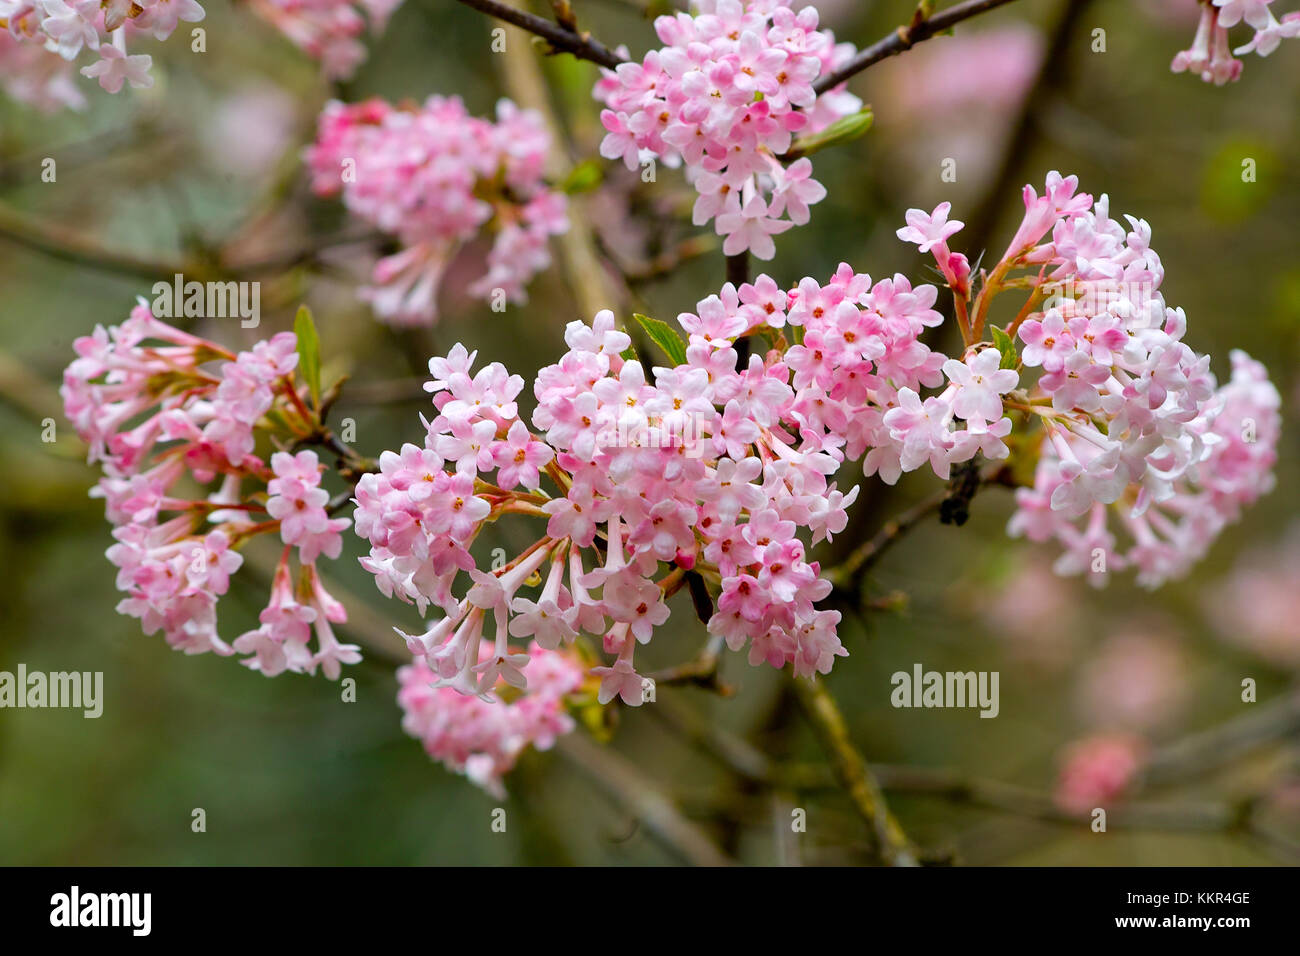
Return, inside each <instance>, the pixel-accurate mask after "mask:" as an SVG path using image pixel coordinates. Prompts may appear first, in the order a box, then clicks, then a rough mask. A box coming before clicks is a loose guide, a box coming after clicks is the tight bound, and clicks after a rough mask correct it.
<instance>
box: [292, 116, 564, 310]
mask: <svg viewBox="0 0 1300 956" xmlns="http://www.w3.org/2000/svg"><path fill="white" fill-rule="evenodd" d="M549 142H550V141H549V136H548V134H547V132H546V130H545V128H544V127H543V125H542V123H541V120H540V119H539V118H538V117H537V116H536V115H535V114H534V113H532V112H530V111H526V110H520V109H518V108H517V107H516V106H515V105H514V104H513V103H511V102H510V101H508V100H502V101H501V102H499V103H498V104H497V118H496V121H495V122H492V121H489V120H486V119H480V118H477V117H474V116H470V115H469V113H467V112H466V110H465V106H464V104H463V103H462V102H461V101H460V99H459V98H458V97H450V98H446V97H441V96H433V97H430V98H429V99H428V100H426V101H425V103H424V105H423V106H420V107H418V108H417V107H412V108H409V109H407V108H395V107H392V106H390V105H388V104H387V103H385V102H383V101H382V100H377V99H372V100H368V101H366V102H363V103H357V104H354V105H345V104H343V103H338V102H333V103H330V104H329V105H328V106H327V107H326V108H325V111H324V112H323V113H322V114H321V117H320V126H319V132H318V136H317V140H316V143H315V145H314V146H312V147H310V148H309V149H308V150H307V163H308V166H309V167H310V170H311V175H312V185H313V188H314V189H315V191H316V192H317V193H318V194H320V195H322V196H332V195H339V194H341V195H342V198H343V203H344V205H346V206H347V208H348V210H349V211H350V212H352V213H353V214H354V215H356V216H357V217H359V218H361V219H363V220H365V221H366V222H368V223H370V224H371V225H373V226H375V227H376V228H377V229H379V230H381V231H383V232H386V233H391V234H392V235H394V236H396V237H397V239H398V240H399V241H400V243H401V245H402V247H403V248H402V249H401V250H400V251H399V252H397V253H396V254H394V255H391V256H388V257H387V258H384V259H381V260H379V262H378V263H377V264H376V266H375V269H374V275H373V281H374V285H373V286H372V287H370V288H368V289H364V290H362V295H363V297H364V298H365V299H367V300H368V301H369V302H370V303H371V305H372V306H373V308H374V310H375V313H376V314H377V315H378V316H379V318H381V319H383V320H385V321H387V322H391V323H393V324H397V325H429V324H432V323H433V322H434V321H435V320H436V318H437V294H438V286H439V283H440V281H441V278H442V275H443V273H444V271H445V270H446V268H447V265H448V263H449V262H450V261H451V259H452V257H453V255H454V254H455V253H456V251H457V250H458V249H459V248H460V247H461V246H462V245H463V244H464V243H465V242H467V241H468V240H470V239H472V238H474V237H475V236H476V235H478V234H479V232H480V231H482V230H484V229H488V230H491V231H492V232H494V237H493V241H492V248H491V250H490V251H489V252H488V254H487V271H486V272H485V273H484V274H483V275H482V276H480V277H479V278H478V279H477V280H476V281H475V282H474V283H473V285H472V286H471V287H470V292H471V294H472V295H476V296H479V297H481V298H485V299H494V300H495V299H497V298H499V297H504V298H506V299H509V300H511V301H514V302H524V301H526V296H525V293H524V286H525V284H526V283H527V282H528V280H529V279H531V278H532V277H533V276H534V275H536V274H537V273H538V272H540V271H541V270H542V269H545V268H546V267H547V266H548V265H549V264H550V254H549V252H548V251H547V240H548V238H549V237H550V236H553V235H556V234H559V233H562V232H564V231H565V230H566V229H567V228H568V219H567V218H566V215H567V202H566V199H565V197H564V195H563V193H560V192H558V191H556V190H554V189H551V188H549V187H548V186H547V184H546V182H545V181H544V179H543V176H542V166H543V162H544V158H545V155H546V150H547V148H548V146H549ZM501 304H502V305H504V301H502V302H501ZM494 305H496V302H495V301H494Z"/></svg>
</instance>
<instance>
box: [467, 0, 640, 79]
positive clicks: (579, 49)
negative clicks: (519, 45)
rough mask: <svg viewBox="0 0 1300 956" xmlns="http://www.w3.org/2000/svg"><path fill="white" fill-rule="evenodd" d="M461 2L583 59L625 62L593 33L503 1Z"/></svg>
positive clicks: (610, 64) (608, 63) (611, 66)
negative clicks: (552, 20)
mask: <svg viewBox="0 0 1300 956" xmlns="http://www.w3.org/2000/svg"><path fill="white" fill-rule="evenodd" d="M459 2H460V3H463V4H465V6H467V7H473V8H474V9H475V10H478V11H479V12H481V13H486V14H488V16H493V17H496V18H497V19H498V20H504V21H505V22H506V23H513V24H514V25H515V26H517V27H519V28H521V29H524V30H527V31H528V32H529V33H534V34H536V35H537V36H539V37H541V38H542V39H543V40H545V41H546V42H547V43H549V44H550V45H551V46H552V47H553V48H554V49H556V50H560V51H562V52H564V53H571V54H573V55H574V56H576V57H577V58H578V59H580V60H590V61H591V62H592V63H597V64H599V65H600V66H603V67H606V68H607V69H611V70H612V69H614V68H615V67H617V66H618V65H619V64H620V63H624V62H626V61H625V60H624V59H623V58H622V57H621V56H619V55H618V54H617V53H614V52H613V51H612V50H610V49H609V48H608V47H606V46H605V44H603V43H601V42H600V41H599V40H597V39H596V38H595V37H593V36H592V35H591V34H590V33H580V32H578V31H577V30H575V29H572V28H571V27H565V26H563V25H561V24H557V23H552V22H551V21H550V20H546V19H544V18H542V17H539V16H537V15H536V14H532V13H528V12H526V11H524V10H519V9H517V8H515V7H512V6H511V5H510V4H508V3H502V2H500V0H459Z"/></svg>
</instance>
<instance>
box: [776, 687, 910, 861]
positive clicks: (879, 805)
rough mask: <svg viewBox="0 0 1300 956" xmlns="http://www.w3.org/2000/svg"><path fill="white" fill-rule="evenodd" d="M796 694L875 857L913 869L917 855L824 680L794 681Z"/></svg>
mask: <svg viewBox="0 0 1300 956" xmlns="http://www.w3.org/2000/svg"><path fill="white" fill-rule="evenodd" d="M794 687H795V692H796V693H797V694H798V695H799V702H800V703H801V704H802V705H803V708H804V711H805V712H806V713H807V715H808V719H809V720H810V721H811V722H812V725H813V729H814V730H816V732H817V736H818V738H819V739H820V740H821V742H822V746H823V747H824V748H825V749H826V751H827V753H828V754H829V755H830V758H831V765H832V767H833V768H834V770H835V775H836V777H838V778H839V781H840V783H841V784H842V785H843V786H844V788H845V789H846V790H847V791H848V793H849V799H850V800H852V801H853V807H854V809H856V810H857V811H858V813H859V814H861V816H862V818H863V819H864V820H866V821H867V823H868V824H869V826H870V832H871V842H872V846H873V848H874V850H875V852H876V854H877V855H878V856H879V857H880V859H881V860H883V861H884V862H885V863H887V864H888V865H889V866H916V865H917V859H916V852H915V851H914V850H913V848H912V846H911V844H910V843H909V842H908V839H907V835H906V834H905V833H904V832H903V828H902V827H900V826H899V825H898V821H897V820H895V819H894V817H893V814H891V813H890V812H889V807H888V806H887V805H886V804H885V795H884V793H882V792H881V789H880V784H879V783H878V782H877V781H876V778H875V777H874V776H873V775H872V773H871V769H870V768H869V767H868V766H867V762H866V760H864V759H863V757H862V755H861V754H860V753H858V751H857V749H856V748H855V747H854V746H853V741H852V739H851V738H850V737H849V728H848V726H847V725H846V724H845V723H844V715H843V714H842V713H840V708H839V705H838V704H836V703H835V698H834V697H833V696H831V692H830V689H829V688H827V686H826V682H825V681H824V680H804V679H802V678H794Z"/></svg>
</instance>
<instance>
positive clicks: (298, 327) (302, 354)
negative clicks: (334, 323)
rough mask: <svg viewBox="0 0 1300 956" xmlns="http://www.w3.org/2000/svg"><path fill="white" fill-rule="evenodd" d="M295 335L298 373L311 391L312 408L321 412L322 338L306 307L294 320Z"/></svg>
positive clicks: (309, 310) (300, 308)
mask: <svg viewBox="0 0 1300 956" xmlns="http://www.w3.org/2000/svg"><path fill="white" fill-rule="evenodd" d="M293 334H294V335H296V336H297V337H298V371H300V372H301V373H302V378H303V381H305V382H306V383H307V387H308V388H309V389H310V390H311V403H312V407H313V408H315V409H318V410H319V409H320V336H319V335H317V334H316V323H315V322H314V321H313V320H312V317H311V309H309V308H307V306H305V305H301V306H299V307H298V315H297V316H296V317H295V318H294V320H293Z"/></svg>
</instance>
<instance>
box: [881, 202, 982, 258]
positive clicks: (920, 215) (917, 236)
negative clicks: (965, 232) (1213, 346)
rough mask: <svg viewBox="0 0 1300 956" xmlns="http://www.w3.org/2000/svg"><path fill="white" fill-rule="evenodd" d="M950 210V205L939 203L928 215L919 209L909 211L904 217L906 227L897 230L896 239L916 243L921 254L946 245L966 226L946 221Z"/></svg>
mask: <svg viewBox="0 0 1300 956" xmlns="http://www.w3.org/2000/svg"><path fill="white" fill-rule="evenodd" d="M951 209H952V203H948V202H941V203H939V205H937V206H935V207H934V212H932V213H930V214H929V215H927V214H926V213H925V211H924V210H921V209H909V210H908V211H907V213H906V216H905V217H904V218H906V220H907V225H906V226H905V227H903V228H902V229H899V230H898V238H899V239H902V240H903V241H904V242H914V243H916V244H917V245H918V246H919V247H920V250H921V251H922V252H929V251H930V250H931V249H933V248H934V247H935V246H937V245H939V244H941V243H946V242H947V241H948V239H949V238H951V237H952V236H954V235H956V234H957V233H958V232H960V231H961V229H962V228H963V227H964V226H965V225H966V224H965V223H963V222H957V221H956V220H953V221H952V222H949V221H948V212H949V210H951Z"/></svg>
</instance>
